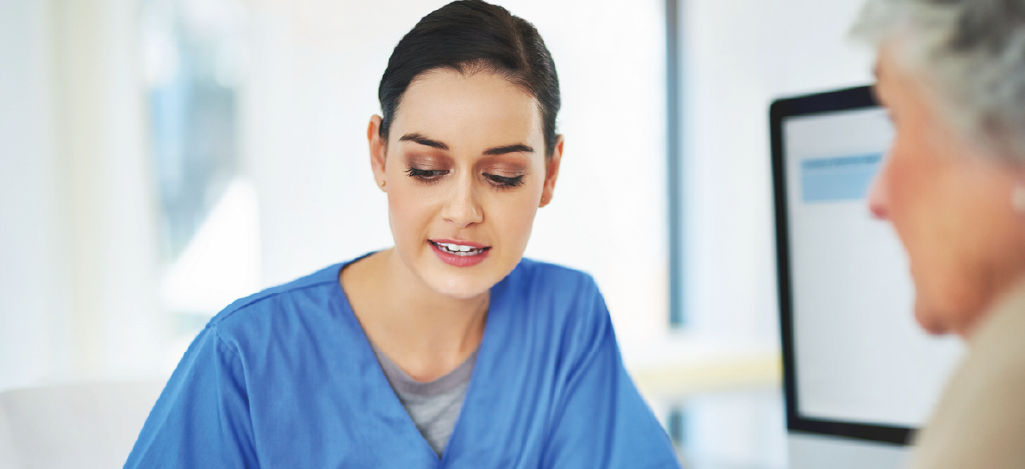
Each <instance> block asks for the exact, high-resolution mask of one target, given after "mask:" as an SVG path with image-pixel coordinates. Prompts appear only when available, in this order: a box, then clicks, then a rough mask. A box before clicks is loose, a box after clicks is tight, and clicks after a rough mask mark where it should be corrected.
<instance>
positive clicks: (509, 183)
mask: <svg viewBox="0 0 1025 469" xmlns="http://www.w3.org/2000/svg"><path fill="white" fill-rule="evenodd" d="M484 177H485V178H487V179H488V181H490V182H491V183H492V184H494V185H496V186H498V187H516V186H522V185H523V175H519V176H513V177H505V176H499V175H497V174H487V173H484Z"/></svg>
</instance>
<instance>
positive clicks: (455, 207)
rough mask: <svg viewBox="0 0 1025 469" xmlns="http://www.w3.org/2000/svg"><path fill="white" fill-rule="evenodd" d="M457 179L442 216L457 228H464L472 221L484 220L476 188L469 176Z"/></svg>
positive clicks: (472, 222)
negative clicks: (464, 178)
mask: <svg viewBox="0 0 1025 469" xmlns="http://www.w3.org/2000/svg"><path fill="white" fill-rule="evenodd" d="M466 179H467V180H461V181H459V182H458V183H457V184H456V186H455V187H454V188H453V190H452V196H451V198H450V199H449V201H448V203H447V204H446V205H445V209H444V210H443V211H442V216H443V217H444V218H445V221H447V222H450V223H452V224H454V225H456V227H458V228H465V227H467V226H470V225H472V224H474V223H480V222H482V221H484V211H483V210H482V209H481V207H480V204H478V203H477V196H476V193H475V192H476V190H475V189H474V187H473V181H472V180H470V178H466Z"/></svg>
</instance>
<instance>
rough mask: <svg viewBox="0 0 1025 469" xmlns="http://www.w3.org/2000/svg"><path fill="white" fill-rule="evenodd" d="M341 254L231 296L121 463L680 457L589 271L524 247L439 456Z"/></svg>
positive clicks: (408, 466) (600, 462) (639, 464)
mask: <svg viewBox="0 0 1025 469" xmlns="http://www.w3.org/2000/svg"><path fill="white" fill-rule="evenodd" d="M341 268H342V264H339V265H334V266H332V267H329V268H327V269H324V270H322V271H320V272H317V273H315V274H313V275H310V276H308V277H305V278H302V279H299V280H296V281H294V282H292V283H289V284H286V285H283V286H280V287H276V288H272V289H269V290H266V291H264V292H262V293H259V294H256V295H253V296H251V297H249V298H245V299H242V300H239V301H236V302H235V303H234V304H232V305H231V306H229V307H228V308H227V309H225V310H224V311H222V312H221V313H220V314H218V315H217V316H216V317H214V319H213V320H211V321H210V323H209V324H208V325H207V327H206V328H205V329H204V330H203V331H202V332H201V333H200V334H199V336H198V337H197V338H196V340H195V341H194V342H193V343H192V345H191V346H190V347H189V350H188V351H187V352H186V353H185V356H184V357H183V358H182V361H181V363H179V365H178V369H177V370H175V372H174V374H173V375H172V377H171V379H170V381H169V382H168V384H167V387H166V388H165V389H164V391H163V393H162V394H161V396H160V399H159V400H158V401H157V403H156V406H155V407H154V409H153V411H152V412H151V413H150V416H149V418H148V419H147V420H146V424H145V427H144V428H143V430H142V433H141V435H140V436H139V440H138V441H137V442H136V444H135V448H134V449H133V450H132V453H131V455H130V456H129V458H128V462H127V464H126V465H125V467H127V468H136V467H182V468H205V467H252V468H256V467H265V468H270V467H273V468H285V467H288V468H291V467H297V468H298V467H301V468H328V467H330V468H377V467H382V468H384V467H387V468H404V469H418V468H441V467H445V468H539V467H540V468H582V469H583V468H587V469H594V468H606V467H607V468H612V467H615V468H676V467H678V464H677V462H676V458H675V455H674V452H673V448H672V446H671V444H670V443H669V439H668V437H667V436H666V434H665V432H664V431H663V430H662V427H661V426H659V424H658V422H657V420H656V419H655V417H654V415H653V414H652V413H651V411H650V410H649V409H648V407H647V405H646V404H645V403H644V401H643V400H642V399H641V397H640V395H639V394H638V392H637V390H636V388H635V387H634V385H633V383H632V382H631V380H630V378H629V376H628V375H627V374H626V371H625V369H624V368H623V364H622V360H621V358H620V354H619V349H618V347H617V345H616V341H615V336H614V334H613V331H612V323H611V321H610V319H609V315H608V310H607V309H606V307H605V302H604V300H603V299H602V297H601V294H600V293H599V292H598V289H597V287H596V285H595V284H594V281H593V280H592V279H591V278H590V277H589V276H587V275H585V274H582V273H580V272H577V271H573V270H569V269H566V268H562V267H558V266H554V265H550V264H543V263H538V262H534V261H530V260H526V259H525V260H523V261H522V262H521V263H520V265H519V266H517V267H516V269H515V270H513V272H512V273H511V274H509V276H508V277H506V278H505V279H504V280H502V281H501V282H499V283H498V284H497V285H495V286H494V288H492V290H491V303H490V305H491V306H490V310H489V313H488V323H487V327H486V330H485V334H484V340H483V342H482V343H481V346H480V350H479V354H478V357H477V364H476V367H475V369H474V372H473V377H472V378H471V380H470V385H469V389H468V390H467V395H466V400H465V402H464V404H463V409H462V413H461V414H460V416H459V420H458V421H457V422H456V426H455V429H454V430H453V433H452V436H451V439H450V440H449V443H448V446H447V447H446V450H445V453H444V455H443V457H442V458H441V459H440V460H439V458H438V456H437V455H436V454H435V453H434V451H433V450H432V449H431V447H430V446H429V445H428V444H427V442H426V441H425V440H424V439H423V437H422V436H421V435H420V433H419V431H418V430H417V429H416V427H415V426H414V425H413V422H412V420H410V418H409V416H408V414H407V413H406V411H405V409H403V408H402V405H401V404H400V403H399V401H398V398H396V396H395V394H394V392H393V391H392V389H391V387H390V386H389V385H388V381H387V380H386V379H385V377H384V374H383V373H382V371H381V368H380V365H379V364H378V362H377V359H376V358H375V357H374V354H373V351H372V350H371V348H370V345H369V343H368V342H367V339H366V336H365V335H364V334H363V331H362V329H361V328H360V326H359V323H358V322H357V320H356V317H355V315H354V314H353V312H352V309H351V308H350V306H349V303H348V300H347V299H346V297H345V294H344V292H343V291H342V289H341V288H340V287H339V285H338V281H337V279H338V273H339V271H340V269H341Z"/></svg>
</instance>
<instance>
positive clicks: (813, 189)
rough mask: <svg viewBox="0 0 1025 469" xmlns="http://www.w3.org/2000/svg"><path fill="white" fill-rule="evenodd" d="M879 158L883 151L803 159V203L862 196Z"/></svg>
mask: <svg viewBox="0 0 1025 469" xmlns="http://www.w3.org/2000/svg"><path fill="white" fill-rule="evenodd" d="M882 159H883V154H882V153H871V154H867V155H857V156H842V157H838V158H815V159H808V160H804V161H802V162H801V194H802V198H803V199H804V201H805V202H806V203H810V202H834V201H843V200H860V199H864V198H865V194H866V193H867V192H868V186H869V184H871V183H872V178H874V177H875V175H876V173H877V172H878V171H879V164H880V163H881V162H882Z"/></svg>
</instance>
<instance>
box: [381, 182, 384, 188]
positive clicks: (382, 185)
mask: <svg viewBox="0 0 1025 469" xmlns="http://www.w3.org/2000/svg"><path fill="white" fill-rule="evenodd" d="M384 185H385V182H384V181H381V188H382V189H383V188H384Z"/></svg>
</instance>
